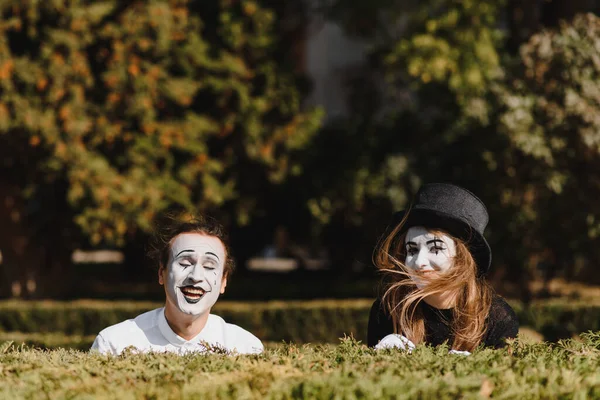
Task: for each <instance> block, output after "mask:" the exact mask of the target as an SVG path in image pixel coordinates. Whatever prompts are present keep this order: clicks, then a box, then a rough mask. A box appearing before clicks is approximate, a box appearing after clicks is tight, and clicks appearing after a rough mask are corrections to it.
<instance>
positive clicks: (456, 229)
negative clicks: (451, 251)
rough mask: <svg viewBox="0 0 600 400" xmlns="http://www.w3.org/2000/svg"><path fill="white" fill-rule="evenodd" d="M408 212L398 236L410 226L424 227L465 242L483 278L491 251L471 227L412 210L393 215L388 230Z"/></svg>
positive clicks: (447, 216)
mask: <svg viewBox="0 0 600 400" xmlns="http://www.w3.org/2000/svg"><path fill="white" fill-rule="evenodd" d="M407 212H408V217H407V218H406V220H405V221H404V225H403V226H402V229H401V230H400V232H399V234H402V233H405V232H406V231H407V230H408V229H409V228H410V227H412V226H424V227H425V228H430V229H441V230H444V231H446V232H448V233H450V234H451V235H453V236H455V237H457V238H459V239H461V240H462V241H464V242H465V244H466V245H467V247H468V248H469V251H471V254H472V256H473V259H474V260H475V263H476V264H477V271H478V275H479V276H484V275H485V274H487V273H488V271H489V270H490V266H491V264H492V249H491V247H490V245H489V244H488V242H487V240H485V237H483V235H482V234H480V233H479V232H477V231H476V230H475V229H473V228H472V227H471V226H469V225H468V224H466V223H465V222H463V221H460V220H458V219H456V217H454V216H452V215H450V214H446V213H444V212H441V211H437V210H429V209H419V208H412V209H411V210H410V212H409V210H402V211H398V212H396V213H394V216H393V218H392V224H391V225H390V229H393V228H394V227H395V226H396V225H398V224H399V223H401V222H402V220H403V219H404V218H405V216H406V213H407Z"/></svg>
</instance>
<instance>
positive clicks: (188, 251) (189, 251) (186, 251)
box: [175, 249, 194, 258]
mask: <svg viewBox="0 0 600 400" xmlns="http://www.w3.org/2000/svg"><path fill="white" fill-rule="evenodd" d="M193 252H194V250H189V249H188V250H181V251H180V252H179V253H177V255H176V256H175V258H177V257H179V255H180V254H181V253H193Z"/></svg>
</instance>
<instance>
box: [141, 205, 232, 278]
mask: <svg viewBox="0 0 600 400" xmlns="http://www.w3.org/2000/svg"><path fill="white" fill-rule="evenodd" d="M182 233H200V234H202V235H206V236H214V237H216V238H218V239H219V240H221V243H223V247H224V248H225V267H224V270H223V278H229V276H231V274H232V273H233V271H234V270H235V261H234V260H233V257H232V256H231V251H230V248H229V238H228V236H227V233H226V232H225V228H224V227H223V226H222V225H221V224H220V223H219V222H218V221H217V220H216V219H214V218H212V217H208V216H200V215H191V214H189V213H185V214H166V215H164V216H162V217H160V218H159V219H158V220H157V222H156V224H155V228H154V233H153V235H152V237H151V239H150V248H149V250H148V256H149V257H150V258H151V259H152V260H153V261H154V265H157V266H158V268H160V267H166V265H167V262H168V261H169V252H170V251H171V244H172V242H173V239H174V238H175V237H177V235H180V234H182Z"/></svg>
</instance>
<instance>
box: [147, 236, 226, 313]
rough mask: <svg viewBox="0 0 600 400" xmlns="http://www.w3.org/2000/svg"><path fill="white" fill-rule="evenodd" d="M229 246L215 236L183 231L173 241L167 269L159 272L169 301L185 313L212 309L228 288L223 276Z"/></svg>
mask: <svg viewBox="0 0 600 400" xmlns="http://www.w3.org/2000/svg"><path fill="white" fill-rule="evenodd" d="M225 257H226V255H225V247H224V246H223V243H222V242H221V240H220V239H219V238H217V237H214V236H207V235H202V234H200V233H182V234H180V235H178V236H176V237H175V239H174V240H173V243H172V244H171V254H170V255H169V261H168V262H167V265H166V269H163V270H161V273H160V274H159V282H160V284H161V285H162V284H164V285H165V292H166V294H167V303H169V302H170V303H172V304H173V305H174V306H175V307H176V308H177V309H179V310H180V311H181V312H182V313H184V314H190V315H203V314H205V313H206V312H210V309H211V307H212V306H213V305H214V304H215V303H216V302H217V299H218V298H219V294H220V293H223V292H224V291H225V284H226V279H223V269H224V266H225Z"/></svg>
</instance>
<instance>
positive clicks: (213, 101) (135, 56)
mask: <svg viewBox="0 0 600 400" xmlns="http://www.w3.org/2000/svg"><path fill="white" fill-rule="evenodd" d="M0 11H1V12H2V17H3V18H2V29H1V30H0V87H1V90H2V91H1V93H0V143H1V145H0V147H1V148H2V149H4V151H6V153H7V154H8V156H9V157H8V158H9V159H10V160H12V161H10V162H8V161H5V163H4V165H3V166H2V168H3V171H2V172H3V173H2V187H6V188H8V189H6V190H10V191H11V193H13V194H14V196H15V198H16V199H18V201H15V202H13V203H12V205H11V207H10V210H7V211H6V212H7V213H8V214H10V213H14V212H17V213H19V215H21V216H23V218H22V219H21V220H19V221H17V222H15V223H18V224H19V226H21V227H26V228H23V232H25V233H24V234H23V235H24V236H25V237H28V238H32V237H34V236H35V237H36V242H37V243H39V245H40V246H42V247H46V249H47V252H53V251H55V250H56V247H50V248H48V243H50V241H49V239H50V237H52V236H53V232H55V229H56V228H57V227H59V226H60V229H61V231H64V232H65V235H66V236H69V237H71V240H70V241H69V242H66V241H65V242H62V243H61V242H60V241H58V243H54V245H55V246H58V247H63V248H65V249H67V250H71V249H72V247H73V246H74V245H77V244H81V243H85V242H86V241H87V240H89V242H90V243H91V244H93V245H98V244H105V245H117V246H122V245H124V244H125V243H126V241H127V240H128V238H129V237H131V236H132V235H135V234H136V233H137V232H140V231H141V232H147V231H148V230H150V229H151V222H152V220H153V219H154V217H155V215H156V214H157V213H160V212H161V211H164V210H166V209H169V208H173V207H176V208H179V209H184V210H190V211H194V212H198V211H206V212H211V213H212V214H215V215H216V216H217V217H221V218H222V219H224V222H225V223H228V224H233V223H238V224H244V223H247V222H248V221H249V220H250V218H251V217H252V216H253V215H254V214H256V213H257V212H259V211H260V210H261V207H262V203H261V202H262V200H263V199H262V198H261V195H260V194H261V192H262V190H263V188H264V187H266V186H269V185H278V184H281V183H282V182H284V181H285V180H286V179H287V178H288V177H289V176H290V174H298V173H300V171H301V166H300V165H299V164H298V162H297V153H298V151H299V150H301V149H302V148H304V147H306V146H307V145H308V143H309V142H310V141H311V139H312V137H313V136H314V133H315V132H316V129H317V128H318V126H319V122H320V114H319V112H318V111H309V112H302V111H301V110H300V100H301V95H300V92H299V91H298V90H297V89H296V83H297V81H296V78H295V76H294V75H293V74H292V73H291V72H290V70H289V69H286V68H284V67H283V66H282V65H280V64H281V63H278V62H277V60H276V59H274V58H273V57H272V55H273V54H274V52H275V51H276V45H277V43H276V37H275V32H274V13H273V12H272V11H271V10H269V9H268V8H264V7H262V6H261V5H260V4H259V3H257V2H253V1H233V0H221V1H218V2H210V3H208V2H203V1H191V0H190V1H188V0H173V1H166V0H165V1H153V2H126V3H123V2H119V1H116V0H107V1H101V2H97V1H74V2H71V1H64V0H54V1H50V2H42V1H29V2H21V1H16V0H14V1H10V0H7V1H3V2H1V3H0ZM23 160H27V162H24V161H23ZM48 193H50V194H51V196H50V198H52V202H53V203H55V204H58V205H59V209H60V210H61V212H60V213H55V212H54V206H52V207H50V206H49V205H48V204H45V200H46V199H48V198H49V197H48ZM41 220H44V221H47V223H45V225H44V226H47V227H49V229H47V230H45V231H44V233H43V234H38V235H33V233H32V232H35V231H36V230H39V229H38V225H39V221H41ZM59 223H60V224H59ZM3 236H4V237H6V236H10V232H9V233H7V234H5V235H3ZM30 241H31V240H30ZM31 246H33V245H31ZM0 248H2V250H3V252H4V253H5V255H6V256H5V260H6V261H8V262H9V264H11V265H13V270H19V269H21V268H22V267H23V265H25V264H23V262H24V258H23V256H22V254H21V253H19V252H17V251H14V249H15V247H14V246H11V244H10V242H8V241H2V242H1V243H0ZM66 253H67V254H69V251H67V252H66ZM66 261H67V260H63V262H66ZM43 264H44V263H43V262H41V261H40V262H37V263H34V265H39V266H40V268H42V269H43V268H44V266H43ZM30 265H31V264H30Z"/></svg>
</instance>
